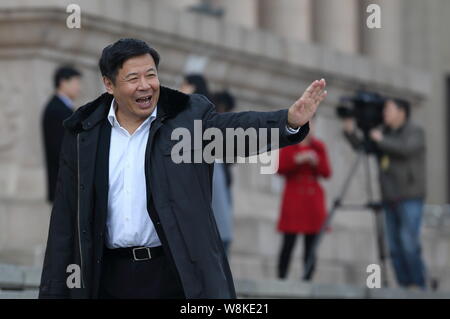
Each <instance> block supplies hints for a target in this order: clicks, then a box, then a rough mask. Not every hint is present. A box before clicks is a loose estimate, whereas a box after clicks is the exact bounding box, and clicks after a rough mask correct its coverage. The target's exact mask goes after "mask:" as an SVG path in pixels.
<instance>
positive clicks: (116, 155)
mask: <svg viewBox="0 0 450 319" xmlns="http://www.w3.org/2000/svg"><path fill="white" fill-rule="evenodd" d="M156 109H157V108H156V107H155V110H154V111H153V113H152V114H151V115H150V116H149V117H148V118H147V119H146V120H145V121H144V122H143V123H142V124H141V125H140V126H139V128H138V129H137V130H136V131H135V132H134V133H133V134H132V135H130V134H129V133H128V131H127V130H126V129H124V128H123V127H122V126H121V125H120V123H119V122H118V121H117V117H116V112H115V102H114V100H113V101H112V103H111V107H110V110H109V114H108V121H109V123H110V124H111V145H110V149H109V192H108V216H107V220H106V246H107V247H108V248H111V249H112V248H123V247H133V246H146V247H155V246H160V245H161V241H160V240H159V237H158V234H157V233H156V230H155V227H154V225H153V222H152V220H151V219H150V216H149V214H148V212H147V191H146V182H145V168H144V162H145V150H146V148H147V139H148V134H149V131H150V126H151V124H152V122H153V120H154V119H155V118H156Z"/></svg>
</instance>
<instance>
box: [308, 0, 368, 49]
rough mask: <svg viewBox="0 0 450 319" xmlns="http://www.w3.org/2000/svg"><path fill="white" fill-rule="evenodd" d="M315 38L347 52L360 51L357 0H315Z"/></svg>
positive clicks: (321, 42)
mask: <svg viewBox="0 0 450 319" xmlns="http://www.w3.org/2000/svg"><path fill="white" fill-rule="evenodd" d="M313 3H314V6H313V7H314V8H313V19H314V20H313V21H314V22H313V25H314V30H313V32H314V39H315V40H316V41H317V42H318V43H319V44H323V45H325V46H327V47H330V48H334V49H337V50H339V51H341V52H346V53H357V52H358V51H359V29H360V26H359V21H360V20H359V6H358V1H357V0H338V1H336V0H314V2H313Z"/></svg>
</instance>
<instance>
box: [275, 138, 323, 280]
mask: <svg viewBox="0 0 450 319" xmlns="http://www.w3.org/2000/svg"><path fill="white" fill-rule="evenodd" d="M278 174H280V175H282V176H284V177H285V179H286V183H285V187H284V192H283V200H282V205H281V214H280V218H279V221H278V231H280V232H281V233H282V234H283V244H282V247H281V252H280V255H279V261H278V277H279V278H281V279H283V278H286V276H287V271H288V267H289V261H290V258H291V254H292V250H293V248H294V246H295V241H296V239H297V235H298V234H304V235H305V241H304V243H305V245H304V255H303V259H304V263H305V264H306V259H307V256H308V255H309V253H310V252H311V247H312V243H313V242H314V240H315V238H316V236H317V234H318V233H319V231H320V229H321V227H322V225H323V223H324V221H325V219H326V207H325V205H326V204H325V194H324V191H323V189H322V187H321V186H320V184H319V181H318V180H319V178H320V177H324V178H328V177H330V175H331V169H330V164H329V161H328V155H327V151H326V147H325V144H324V143H323V142H321V141H320V140H319V139H317V138H315V137H313V136H312V133H310V134H309V135H308V136H307V137H306V138H305V139H304V140H303V142H301V143H299V144H296V145H291V146H288V147H286V148H284V149H282V150H280V162H279V168H278ZM313 258H314V263H313V265H315V256H313ZM313 272H314V266H313V267H312V268H311V271H310V272H309V273H308V274H307V276H306V279H307V280H310V279H311V277H312V275H313Z"/></svg>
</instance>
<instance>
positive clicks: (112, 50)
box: [98, 38, 160, 83]
mask: <svg viewBox="0 0 450 319" xmlns="http://www.w3.org/2000/svg"><path fill="white" fill-rule="evenodd" d="M144 54H150V55H151V56H152V58H153V60H154V61H155V65H156V68H158V65H159V60H160V57H159V53H158V52H157V51H156V50H155V49H154V48H152V47H150V46H149V45H148V44H147V43H145V42H144V41H142V40H138V39H131V38H125V39H120V40H118V41H116V42H115V43H113V44H110V45H108V46H107V47H105V48H104V49H103V52H102V56H101V58H100V61H99V62H98V65H99V67H100V72H101V73H102V76H105V77H107V78H108V79H110V80H111V81H112V82H113V83H115V81H116V76H117V73H118V71H119V69H120V68H121V67H122V65H123V64H124V63H125V61H127V60H128V59H131V58H134V57H137V56H141V55H144Z"/></svg>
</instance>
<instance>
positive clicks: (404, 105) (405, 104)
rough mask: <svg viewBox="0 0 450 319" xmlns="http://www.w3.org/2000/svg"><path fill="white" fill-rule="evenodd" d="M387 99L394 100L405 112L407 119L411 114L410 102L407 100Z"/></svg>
mask: <svg viewBox="0 0 450 319" xmlns="http://www.w3.org/2000/svg"><path fill="white" fill-rule="evenodd" d="M387 101H392V102H394V104H395V105H396V106H397V108H398V109H400V110H403V111H404V112H405V115H406V118H407V119H409V117H410V115H411V103H409V102H408V101H407V100H404V99H399V98H390V99H388V100H387Z"/></svg>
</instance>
